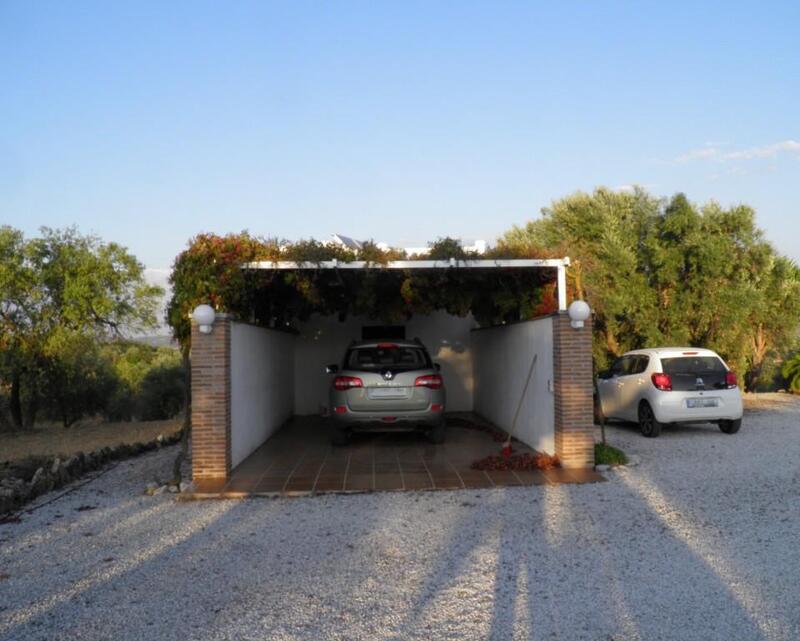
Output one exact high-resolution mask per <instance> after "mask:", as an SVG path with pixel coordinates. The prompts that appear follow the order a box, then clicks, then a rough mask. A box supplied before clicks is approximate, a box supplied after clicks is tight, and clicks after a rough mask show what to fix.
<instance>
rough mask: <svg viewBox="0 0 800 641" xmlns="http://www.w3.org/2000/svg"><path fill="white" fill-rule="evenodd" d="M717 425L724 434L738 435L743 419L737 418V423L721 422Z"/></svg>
mask: <svg viewBox="0 0 800 641" xmlns="http://www.w3.org/2000/svg"><path fill="white" fill-rule="evenodd" d="M717 425H719V429H720V430H722V432H723V433H724V434H736V432H738V431H739V428H740V427H741V426H742V419H740V418H737V419H736V420H735V421H720V422H719V423H717Z"/></svg>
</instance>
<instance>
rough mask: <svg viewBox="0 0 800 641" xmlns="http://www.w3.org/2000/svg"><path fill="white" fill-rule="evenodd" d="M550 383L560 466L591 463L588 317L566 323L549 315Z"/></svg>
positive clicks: (563, 317)
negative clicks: (574, 323) (576, 325)
mask: <svg viewBox="0 0 800 641" xmlns="http://www.w3.org/2000/svg"><path fill="white" fill-rule="evenodd" d="M553 370H554V371H553V387H554V391H555V445H556V454H557V455H558V457H559V458H560V459H561V465H563V466H564V467H583V468H591V467H594V411H593V410H594V407H593V399H592V393H593V387H594V384H593V381H592V321H591V319H590V320H587V321H585V323H584V327H582V328H580V329H575V328H573V327H571V326H570V322H569V316H568V315H567V314H566V312H564V313H559V314H557V315H555V316H553Z"/></svg>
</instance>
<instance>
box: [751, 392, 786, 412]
mask: <svg viewBox="0 0 800 641" xmlns="http://www.w3.org/2000/svg"><path fill="white" fill-rule="evenodd" d="M742 400H743V401H744V408H745V410H746V411H749V412H763V411H778V412H780V411H796V408H797V407H798V406H800V396H798V395H796V394H784V393H778V392H764V393H763V394H753V393H752V392H748V393H745V394H742Z"/></svg>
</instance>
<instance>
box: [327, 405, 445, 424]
mask: <svg viewBox="0 0 800 641" xmlns="http://www.w3.org/2000/svg"><path fill="white" fill-rule="evenodd" d="M439 407H440V408H441V409H437V410H434V409H433V408H432V406H428V407H427V408H426V409H424V410H416V411H408V410H404V411H402V412H354V411H353V410H351V409H350V408H346V409H347V411H346V412H342V413H339V412H332V414H331V416H332V417H333V419H334V421H335V422H336V424H337V425H339V426H342V427H343V426H348V427H354V428H357V429H384V430H391V429H412V428H413V427H415V426H420V425H422V426H425V427H434V426H436V425H438V424H440V423H441V422H442V421H443V420H444V409H445V408H444V406H443V405H440V406H439Z"/></svg>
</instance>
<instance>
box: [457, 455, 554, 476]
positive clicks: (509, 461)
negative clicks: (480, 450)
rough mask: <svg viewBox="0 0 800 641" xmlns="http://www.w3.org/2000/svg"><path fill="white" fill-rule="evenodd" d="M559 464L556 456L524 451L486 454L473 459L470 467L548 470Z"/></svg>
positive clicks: (499, 469) (518, 470) (491, 469)
mask: <svg viewBox="0 0 800 641" xmlns="http://www.w3.org/2000/svg"><path fill="white" fill-rule="evenodd" d="M559 466H560V463H559V461H558V457H557V456H550V455H549V454H542V453H541V452H525V453H524V454H514V455H511V456H509V457H505V456H500V455H492V456H487V457H486V458H482V459H480V460H478V461H475V462H474V463H473V464H472V465H471V466H470V467H471V468H472V469H474V470H484V471H505V470H514V471H517V472H523V471H530V470H549V469H552V468H554V467H559Z"/></svg>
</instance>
